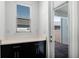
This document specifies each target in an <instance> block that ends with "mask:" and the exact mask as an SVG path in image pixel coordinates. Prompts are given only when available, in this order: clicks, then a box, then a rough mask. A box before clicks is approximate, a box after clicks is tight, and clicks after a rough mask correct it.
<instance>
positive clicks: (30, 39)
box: [1, 37, 46, 45]
mask: <svg viewBox="0 0 79 59" xmlns="http://www.w3.org/2000/svg"><path fill="white" fill-rule="evenodd" d="M44 40H46V39H45V37H28V38H26V37H18V38H16V37H9V38H8V39H4V40H2V41H1V45H6V44H15V43H24V42H36V41H44Z"/></svg>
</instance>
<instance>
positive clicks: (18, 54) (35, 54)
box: [1, 41, 46, 58]
mask: <svg viewBox="0 0 79 59" xmlns="http://www.w3.org/2000/svg"><path fill="white" fill-rule="evenodd" d="M1 57H2V58H45V57H46V41H39V42H30V43H19V44H9V45H2V46H1Z"/></svg>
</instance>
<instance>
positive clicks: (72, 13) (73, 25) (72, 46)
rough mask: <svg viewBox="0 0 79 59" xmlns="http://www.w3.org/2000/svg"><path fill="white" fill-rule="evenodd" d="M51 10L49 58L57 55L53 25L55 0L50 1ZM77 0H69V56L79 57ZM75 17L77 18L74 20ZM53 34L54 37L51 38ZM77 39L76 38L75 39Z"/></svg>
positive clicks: (49, 13) (49, 12)
mask: <svg viewBox="0 0 79 59" xmlns="http://www.w3.org/2000/svg"><path fill="white" fill-rule="evenodd" d="M48 3H49V6H48V8H49V10H48V15H49V18H48V20H49V24H48V26H49V27H48V28H49V31H48V32H49V34H48V37H49V38H48V42H49V43H48V44H49V46H48V48H50V49H49V50H48V51H49V52H48V55H49V56H47V57H48V58H49V57H50V58H54V57H55V53H54V52H55V43H54V41H55V35H54V30H52V29H54V26H53V20H52V19H54V2H53V1H49V2H48ZM77 7H78V5H77V1H76V2H74V1H69V2H68V13H69V14H68V16H69V17H68V19H69V25H68V28H69V32H68V36H69V50H68V53H69V58H75V57H76V58H78V36H77V34H78V33H77V32H78V30H77V29H78V28H77V27H78V25H77V24H78V14H77V12H78V10H77ZM74 19H75V20H74ZM51 36H52V38H51ZM74 39H75V40H74ZM74 50H75V51H74Z"/></svg>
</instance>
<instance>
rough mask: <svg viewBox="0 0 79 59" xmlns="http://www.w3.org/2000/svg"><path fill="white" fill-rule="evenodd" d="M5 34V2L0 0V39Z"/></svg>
mask: <svg viewBox="0 0 79 59" xmlns="http://www.w3.org/2000/svg"><path fill="white" fill-rule="evenodd" d="M4 36H5V2H4V1H0V40H2V39H4Z"/></svg>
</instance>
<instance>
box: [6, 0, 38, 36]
mask: <svg viewBox="0 0 79 59" xmlns="http://www.w3.org/2000/svg"><path fill="white" fill-rule="evenodd" d="M17 4H24V5H30V6H31V7H32V17H31V18H32V19H31V32H30V33H16V5H17ZM5 8H6V17H5V18H6V36H16V37H17V36H25V37H31V36H36V35H37V34H38V25H39V24H38V20H39V16H38V15H39V7H38V2H32V1H30V2H29V1H18V2H17V1H12V2H11V1H6V3H5Z"/></svg>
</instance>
